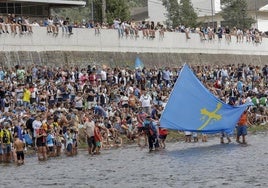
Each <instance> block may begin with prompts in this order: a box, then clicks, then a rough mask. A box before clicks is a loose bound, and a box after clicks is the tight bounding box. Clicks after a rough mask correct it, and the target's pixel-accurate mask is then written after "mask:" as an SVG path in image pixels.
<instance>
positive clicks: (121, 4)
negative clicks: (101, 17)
mask: <svg viewBox="0 0 268 188" xmlns="http://www.w3.org/2000/svg"><path fill="white" fill-rule="evenodd" d="M106 1H107V3H106V4H107V7H106V16H107V22H108V23H110V24H111V23H113V20H114V19H115V18H120V19H121V20H129V19H130V10H129V7H128V5H127V2H126V1H125V0H106Z"/></svg>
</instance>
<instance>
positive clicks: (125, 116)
mask: <svg viewBox="0 0 268 188" xmlns="http://www.w3.org/2000/svg"><path fill="white" fill-rule="evenodd" d="M180 69H181V66H179V67H165V68H159V69H157V68H146V67H145V68H142V69H141V68H136V69H134V68H130V67H116V68H109V67H107V66H105V65H103V66H100V65H91V66H90V65H89V66H88V67H85V68H81V67H66V66H65V67H48V66H40V65H39V66H37V65H32V66H29V67H24V66H21V65H17V66H15V67H9V68H8V67H0V112H1V114H0V141H1V144H0V146H1V147H0V161H5V162H8V161H11V159H12V158H13V159H14V160H16V161H17V162H18V163H19V164H22V163H23V161H24V155H23V154H24V150H25V149H28V150H32V151H36V152H37V154H38V159H39V160H47V158H48V157H55V156H60V155H62V154H63V153H64V154H66V155H67V156H72V155H76V154H77V147H78V146H79V145H80V144H81V143H84V142H85V143H87V145H88V153H89V154H90V155H94V154H100V151H101V149H109V148H111V147H115V146H116V147H120V146H121V145H122V144H123V138H127V139H128V140H129V141H131V142H135V141H136V143H137V145H138V146H140V147H144V146H146V145H148V147H149V151H153V150H159V149H163V148H165V139H166V137H167V135H168V130H166V129H163V128H161V127H159V118H160V117H161V113H162V111H163V109H164V107H165V105H166V103H167V101H168V97H169V94H170V92H171V90H172V87H173V85H174V83H175V81H176V79H177V77H178V75H179V72H180ZM192 70H193V71H194V72H195V74H196V76H197V77H198V78H199V79H200V80H201V81H202V82H203V84H204V85H205V86H206V87H207V88H208V89H209V90H210V91H211V92H212V93H213V94H214V95H215V96H217V97H218V98H220V99H221V100H222V101H224V102H226V103H228V104H230V105H239V104H241V103H244V102H250V101H251V102H252V103H253V104H254V106H253V107H251V109H250V111H249V113H248V118H249V121H250V122H251V124H259V125H260V126H262V125H265V124H266V123H267V121H268V118H267V117H268V111H267V107H266V106H267V94H268V90H267V76H268V66H267V65H265V66H264V67H261V66H256V65H245V64H230V65H222V66H220V65H193V66H192ZM244 119H245V118H244ZM242 124H245V121H243V122H242ZM242 133H243V134H242ZM241 134H242V136H243V138H244V135H245V130H242V131H241ZM190 135H191V134H190ZM193 136H194V139H195V141H197V140H198V139H197V138H198V137H199V135H193ZM240 136H241V135H240ZM187 137H189V136H187ZM202 139H204V141H206V138H205V135H202ZM187 141H188V142H189V141H191V139H190V138H188V140H187ZM237 141H238V142H240V140H239V138H237ZM243 142H244V140H243Z"/></svg>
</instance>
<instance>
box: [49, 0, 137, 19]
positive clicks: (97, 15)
mask: <svg viewBox="0 0 268 188" xmlns="http://www.w3.org/2000/svg"><path fill="white" fill-rule="evenodd" d="M132 1H135V0H132ZM103 2H104V1H103V0H86V6H85V7H80V8H60V9H57V8H55V9H53V10H52V14H57V15H58V16H59V17H69V18H71V20H73V21H75V22H81V21H82V19H85V20H86V21H87V20H91V19H92V16H91V15H93V20H94V21H95V22H101V23H102V22H103V20H105V19H104V18H103V15H104V16H105V14H102V10H103V8H104V7H103V6H102V5H103ZM137 2H139V1H137ZM92 3H93V8H92ZM104 10H106V11H105V13H106V19H107V22H108V23H109V24H112V23H113V19H115V18H120V19H121V20H128V19H129V18H130V10H129V7H128V5H127V2H126V1H125V0H106V9H105V8H104ZM92 11H93V14H92Z"/></svg>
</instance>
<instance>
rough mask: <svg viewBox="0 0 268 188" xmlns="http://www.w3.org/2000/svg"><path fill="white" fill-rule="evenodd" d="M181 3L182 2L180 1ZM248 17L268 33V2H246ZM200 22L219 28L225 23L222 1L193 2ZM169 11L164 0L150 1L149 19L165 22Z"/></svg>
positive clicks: (194, 0) (257, 26) (199, 0)
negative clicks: (163, 2)
mask: <svg viewBox="0 0 268 188" xmlns="http://www.w3.org/2000/svg"><path fill="white" fill-rule="evenodd" d="M178 1H179V2H180V0H178ZM246 1H247V4H248V9H247V11H248V15H249V16H251V17H252V18H254V19H255V20H256V21H257V22H256V24H255V25H253V27H256V28H258V29H259V30H261V31H268V0H246ZM192 4H193V7H194V9H195V12H196V13H197V16H198V21H201V22H203V23H207V24H209V25H213V23H214V26H215V27H216V26H219V25H221V22H222V21H223V19H222V17H221V16H220V11H221V0H192ZM166 15H167V11H166V8H165V7H164V6H163V4H162V0H148V17H149V18H148V19H149V20H153V21H160V22H165V21H166V20H167V16H166Z"/></svg>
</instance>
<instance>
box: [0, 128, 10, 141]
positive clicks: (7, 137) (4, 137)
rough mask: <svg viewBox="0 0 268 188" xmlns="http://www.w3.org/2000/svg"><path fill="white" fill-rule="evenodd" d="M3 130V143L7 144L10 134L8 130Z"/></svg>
mask: <svg viewBox="0 0 268 188" xmlns="http://www.w3.org/2000/svg"><path fill="white" fill-rule="evenodd" d="M2 131H3V143H4V144H7V143H8V141H9V140H10V134H8V133H7V130H4V129H3V130H2Z"/></svg>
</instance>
